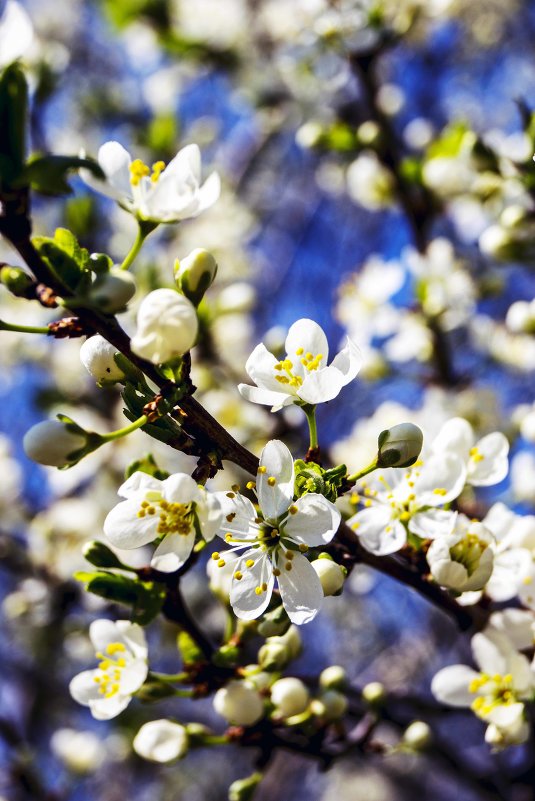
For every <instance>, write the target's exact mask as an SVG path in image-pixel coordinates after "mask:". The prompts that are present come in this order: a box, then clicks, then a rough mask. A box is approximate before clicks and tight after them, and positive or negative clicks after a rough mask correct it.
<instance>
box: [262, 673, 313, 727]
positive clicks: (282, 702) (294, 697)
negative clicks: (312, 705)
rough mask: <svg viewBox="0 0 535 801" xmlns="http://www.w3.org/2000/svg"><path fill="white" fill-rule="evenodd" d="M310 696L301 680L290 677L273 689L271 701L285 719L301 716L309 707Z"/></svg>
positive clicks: (280, 681) (281, 680)
mask: <svg viewBox="0 0 535 801" xmlns="http://www.w3.org/2000/svg"><path fill="white" fill-rule="evenodd" d="M309 700H310V694H309V692H308V689H307V687H306V685H305V684H303V682H302V681H301V680H300V679H296V678H293V677H292V676H288V677H287V678H285V679H279V680H278V681H276V682H275V683H274V684H273V685H272V687H271V701H272V703H273V705H274V706H275V707H276V711H277V712H278V713H279V714H280V715H282V716H283V717H285V718H291V717H293V715H300V714H301V713H302V712H304V711H305V710H306V708H307V707H308V703H309Z"/></svg>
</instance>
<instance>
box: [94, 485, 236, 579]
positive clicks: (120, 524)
mask: <svg viewBox="0 0 535 801" xmlns="http://www.w3.org/2000/svg"><path fill="white" fill-rule="evenodd" d="M118 494H119V496H120V497H122V498H125V500H124V501H122V502H121V503H119V504H117V506H115V507H114V508H113V509H112V510H111V512H109V514H108V516H107V517H106V520H105V521H104V533H105V534H106V536H107V537H108V539H109V540H110V542H111V543H112V544H113V545H115V546H116V547H118V548H124V549H127V550H128V549H131V548H140V547H141V546H143V545H147V544H148V543H150V542H154V540H157V539H159V540H160V542H159V545H158V547H157V548H156V550H155V552H154V554H153V556H152V560H151V565H152V567H154V568H155V569H156V570H161V571H162V572H164V573H171V572H173V571H175V570H178V569H179V568H180V567H181V566H182V565H183V564H184V563H185V562H186V560H187V559H188V557H189V555H190V553H191V551H192V549H193V546H194V544H195V537H196V529H197V526H199V527H200V530H201V531H202V534H203V536H204V537H205V539H207V540H210V539H212V537H213V536H214V535H215V533H216V530H217V529H218V527H219V525H220V522H221V515H220V512H219V504H218V501H217V499H216V498H215V496H214V495H213V494H210V493H208V492H206V490H205V489H204V487H200V486H198V485H197V484H196V483H195V481H194V480H193V479H192V478H191V476H188V475H186V474H185V473H175V474H174V475H171V476H169V478H166V479H165V481H160V480H159V479H157V478H154V477H153V476H149V475H147V474H146V473H141V472H137V473H134V474H133V475H132V476H130V478H129V479H128V480H127V481H125V483H124V484H122V485H121V487H119V490H118Z"/></svg>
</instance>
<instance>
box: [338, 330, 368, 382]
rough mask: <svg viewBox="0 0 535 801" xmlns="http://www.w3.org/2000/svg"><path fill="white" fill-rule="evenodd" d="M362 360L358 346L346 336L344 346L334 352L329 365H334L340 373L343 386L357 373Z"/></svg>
mask: <svg viewBox="0 0 535 801" xmlns="http://www.w3.org/2000/svg"><path fill="white" fill-rule="evenodd" d="M362 362H363V359H362V352H361V350H360V348H359V347H358V345H356V344H355V343H354V342H353V341H352V340H351V339H349V337H348V338H347V344H346V346H345V347H344V348H342V350H341V351H340V353H337V354H336V356H335V357H334V359H333V360H332V362H331V367H334V368H335V369H336V370H339V371H340V372H341V373H342V376H343V377H344V384H343V386H345V385H346V384H349V382H350V381H353V379H354V378H355V377H356V376H357V375H358V373H359V370H360V368H361V367H362Z"/></svg>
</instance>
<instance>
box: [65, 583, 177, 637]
mask: <svg viewBox="0 0 535 801" xmlns="http://www.w3.org/2000/svg"><path fill="white" fill-rule="evenodd" d="M74 578H75V579H77V580H78V581H82V582H83V583H84V584H85V588H86V590H87V592H92V593H93V594H94V595H98V596H99V597H100V598H105V599H106V600H107V601H113V602H114V603H119V604H124V605H125V606H130V607H131V608H132V620H133V621H134V622H135V623H139V624H140V625H143V626H144V625H146V624H147V623H150V622H151V620H154V618H155V617H156V615H158V614H159V612H160V610H161V608H162V605H163V602H164V600H165V587H164V586H163V585H161V584H156V583H155V582H152V581H150V582H149V581H141V579H133V578H129V577H127V576H123V575H121V574H119V573H111V572H109V571H105V570H101V571H98V572H94V573H89V572H85V571H79V572H78V573H75V574H74Z"/></svg>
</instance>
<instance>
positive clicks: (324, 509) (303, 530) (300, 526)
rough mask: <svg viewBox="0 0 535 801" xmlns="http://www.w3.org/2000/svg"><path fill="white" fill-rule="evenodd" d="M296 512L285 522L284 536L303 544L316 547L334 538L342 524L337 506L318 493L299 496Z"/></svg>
mask: <svg viewBox="0 0 535 801" xmlns="http://www.w3.org/2000/svg"><path fill="white" fill-rule="evenodd" d="M294 506H296V507H297V512H296V513H295V514H289V515H288V517H287V519H286V522H285V523H284V528H283V531H284V536H285V537H288V538H289V539H291V540H293V541H294V542H297V543H299V544H301V543H302V544H303V545H309V546H311V547H316V546H318V545H326V544H327V543H328V542H330V541H331V540H332V538H333V537H334V535H335V534H336V532H337V531H338V527H339V525H340V520H341V515H340V512H339V511H338V509H337V508H336V506H335V505H334V504H333V503H331V502H330V501H328V500H327V498H324V497H323V495H318V494H317V493H315V492H313V493H309V494H307V495H303V497H302V498H299V499H298V500H297V501H296V502H295V504H294Z"/></svg>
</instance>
